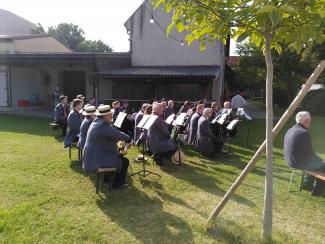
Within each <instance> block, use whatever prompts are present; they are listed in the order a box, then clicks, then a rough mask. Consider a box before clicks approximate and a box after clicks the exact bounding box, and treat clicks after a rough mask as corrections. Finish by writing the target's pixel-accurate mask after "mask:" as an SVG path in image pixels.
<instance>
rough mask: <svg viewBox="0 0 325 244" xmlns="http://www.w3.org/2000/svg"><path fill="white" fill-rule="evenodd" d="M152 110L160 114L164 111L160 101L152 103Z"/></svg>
mask: <svg viewBox="0 0 325 244" xmlns="http://www.w3.org/2000/svg"><path fill="white" fill-rule="evenodd" d="M152 111H153V112H154V113H155V114H157V115H159V116H161V115H162V114H163V112H164V108H163V105H162V104H161V103H154V104H153V107H152Z"/></svg>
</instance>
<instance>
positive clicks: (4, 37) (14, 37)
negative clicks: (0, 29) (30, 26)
mask: <svg viewBox="0 0 325 244" xmlns="http://www.w3.org/2000/svg"><path fill="white" fill-rule="evenodd" d="M44 37H53V36H52V35H49V34H19V35H0V40H24V39H34V38H44Z"/></svg>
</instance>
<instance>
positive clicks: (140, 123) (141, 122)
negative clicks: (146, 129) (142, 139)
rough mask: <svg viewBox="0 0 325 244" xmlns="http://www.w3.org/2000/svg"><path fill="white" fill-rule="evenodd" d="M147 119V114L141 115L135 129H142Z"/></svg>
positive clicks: (148, 116)
mask: <svg viewBox="0 0 325 244" xmlns="http://www.w3.org/2000/svg"><path fill="white" fill-rule="evenodd" d="M149 118H150V115H149V114H145V115H143V117H142V119H141V120H140V122H139V124H138V125H137V128H143V126H144V125H145V123H146V122H147V121H148V119H149Z"/></svg>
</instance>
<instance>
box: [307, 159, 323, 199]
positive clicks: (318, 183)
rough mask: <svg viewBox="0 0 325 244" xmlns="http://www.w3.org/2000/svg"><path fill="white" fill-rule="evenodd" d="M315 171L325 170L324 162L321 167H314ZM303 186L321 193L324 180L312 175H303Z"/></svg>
mask: <svg viewBox="0 0 325 244" xmlns="http://www.w3.org/2000/svg"><path fill="white" fill-rule="evenodd" d="M315 171H320V172H325V164H324V166H322V167H321V168H319V169H315ZM304 188H306V189H312V191H313V192H315V193H322V192H323V191H325V182H324V181H322V180H320V179H318V178H315V177H314V176H312V175H305V178H304Z"/></svg>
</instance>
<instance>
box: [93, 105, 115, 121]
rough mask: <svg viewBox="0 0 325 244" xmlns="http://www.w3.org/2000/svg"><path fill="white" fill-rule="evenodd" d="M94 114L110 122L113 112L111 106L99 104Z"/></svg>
mask: <svg viewBox="0 0 325 244" xmlns="http://www.w3.org/2000/svg"><path fill="white" fill-rule="evenodd" d="M96 116H97V117H98V118H101V119H103V120H105V121H106V122H108V123H111V122H112V120H113V114H112V110H111V107H110V106H109V105H101V106H99V107H98V109H97V111H96Z"/></svg>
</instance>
